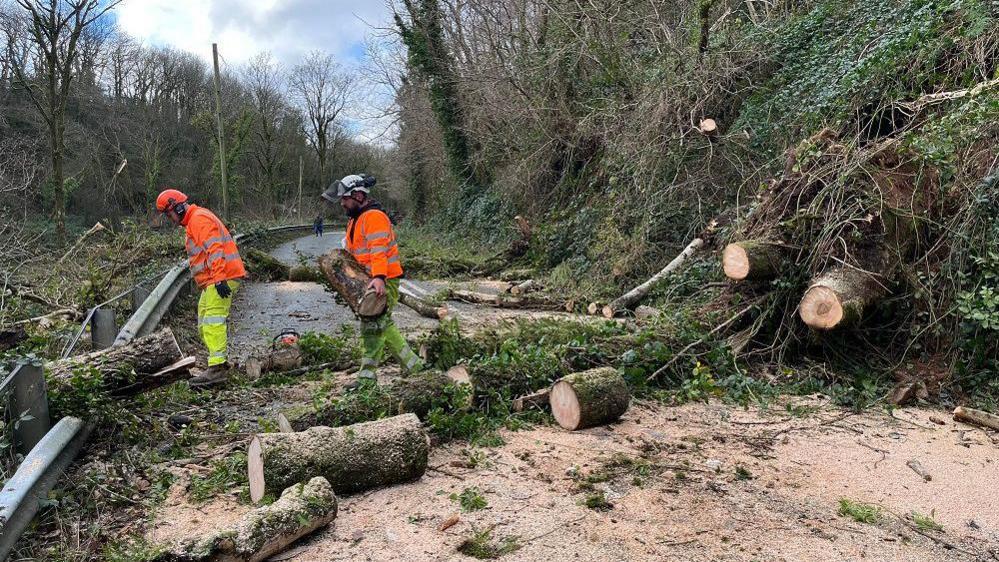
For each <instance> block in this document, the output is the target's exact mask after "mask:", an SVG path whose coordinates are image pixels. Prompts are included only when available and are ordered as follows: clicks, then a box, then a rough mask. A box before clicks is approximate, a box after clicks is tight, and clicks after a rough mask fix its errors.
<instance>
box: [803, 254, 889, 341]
mask: <svg viewBox="0 0 999 562" xmlns="http://www.w3.org/2000/svg"><path fill="white" fill-rule="evenodd" d="M887 294H888V290H887V289H886V288H885V287H884V285H882V283H881V282H880V281H879V280H878V279H876V278H875V277H874V276H873V275H872V274H870V273H866V272H864V271H860V270H858V269H855V268H851V267H835V268H833V269H830V270H828V271H826V272H824V273H822V274H821V275H819V276H818V277H816V278H814V279H813V280H812V283H811V286H810V287H809V288H808V290H807V291H806V292H805V296H804V297H802V299H801V303H800V304H799V305H798V314H799V316H801V319H802V320H803V321H804V322H805V324H808V325H809V326H810V327H812V328H814V329H816V330H832V329H834V328H841V327H846V326H850V325H853V324H856V323H857V322H858V321H859V320H860V319H861V318H862V317H863V315H864V311H865V310H866V309H867V308H868V307H870V306H871V305H873V304H875V303H877V302H878V301H880V300H881V299H883V298H884V297H885V296H887Z"/></svg>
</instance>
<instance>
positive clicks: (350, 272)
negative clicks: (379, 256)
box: [319, 249, 387, 317]
mask: <svg viewBox="0 0 999 562" xmlns="http://www.w3.org/2000/svg"><path fill="white" fill-rule="evenodd" d="M319 269H320V270H321V271H322V272H323V275H324V276H325V277H326V280H327V281H328V282H329V284H330V285H331V286H332V287H333V290H334V291H336V292H337V293H339V294H340V297H342V298H343V300H344V301H345V302H346V303H347V306H349V307H350V309H351V310H353V311H354V314H357V315H358V316H363V317H372V316H378V315H379V314H381V313H382V312H383V311H384V310H385V306H386V304H387V299H386V297H385V295H381V296H378V295H376V294H375V293H374V291H368V283H370V282H371V277H370V276H369V275H368V273H367V271H366V270H365V269H364V266H362V265H361V264H359V263H358V262H357V260H356V259H354V256H351V255H350V253H349V252H347V251H346V250H340V249H337V250H333V251H332V252H330V253H328V254H326V255H324V256H322V257H320V258H319Z"/></svg>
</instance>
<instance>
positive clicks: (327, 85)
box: [289, 51, 355, 180]
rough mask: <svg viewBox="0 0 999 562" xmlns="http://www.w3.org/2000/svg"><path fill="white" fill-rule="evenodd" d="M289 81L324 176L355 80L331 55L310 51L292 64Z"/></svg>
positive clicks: (338, 137) (320, 170) (340, 131)
mask: <svg viewBox="0 0 999 562" xmlns="http://www.w3.org/2000/svg"><path fill="white" fill-rule="evenodd" d="M289 81H290V84H291V89H292V91H293V92H294V94H295V96H296V98H297V101H298V103H299V105H300V106H301V107H302V111H303V113H304V114H305V115H306V117H307V118H308V130H307V131H306V135H307V137H308V139H309V143H310V144H311V145H312V148H313V150H314V151H315V153H316V157H317V158H318V159H319V176H320V178H323V179H324V180H325V179H326V173H327V163H328V162H329V157H330V155H331V154H332V153H333V151H334V150H335V149H336V145H337V143H338V142H339V140H340V139H341V138H342V135H343V123H342V119H343V113H344V110H345V109H346V108H347V106H348V104H349V103H350V101H351V99H352V94H353V93H352V91H351V90H352V89H353V87H354V83H355V80H354V78H353V77H352V76H350V75H349V74H347V73H346V72H345V71H343V70H342V69H341V68H340V65H339V64H337V62H336V61H335V60H334V59H333V56H332V55H330V54H327V53H323V52H322V51H313V52H312V53H309V55H307V56H306V57H305V60H304V61H302V63H301V64H299V65H297V66H295V68H294V69H293V70H292V72H291V76H290V78H289Z"/></svg>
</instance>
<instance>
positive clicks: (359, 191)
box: [322, 175, 423, 388]
mask: <svg viewBox="0 0 999 562" xmlns="http://www.w3.org/2000/svg"><path fill="white" fill-rule="evenodd" d="M374 185H375V178H373V177H371V176H362V175H350V176H347V177H345V178H343V179H342V180H340V181H337V182H334V183H333V185H331V186H330V187H329V188H328V189H327V190H326V191H324V192H323V194H322V198H323V199H325V200H326V201H327V202H328V203H329V204H334V205H335V204H339V205H340V208H342V209H343V211H344V212H345V213H346V214H347V217H349V219H350V220H349V221H348V222H347V235H346V236H345V237H344V239H343V247H344V249H345V250H347V251H348V252H350V253H351V255H353V256H354V258H355V259H357V261H358V262H359V263H360V264H361V265H363V266H364V267H365V269H367V271H368V275H370V276H371V277H372V279H371V283H369V284H368V289H370V290H373V291H375V293H377V294H378V295H386V296H387V300H388V304H387V306H386V308H385V312H384V313H382V315H381V316H378V317H377V318H370V319H369V318H362V319H361V337H362V339H363V341H364V356H363V357H362V358H361V370H360V371H358V373H357V380H356V381H354V382H353V383H352V384H350V385H348V388H356V387H357V386H358V385H359V384H360V383H361V381H364V380H370V381H374V380H375V369H376V368H377V367H378V364H379V363H381V360H382V356H383V355H384V352H385V348H386V347H388V350H389V352H391V353H392V355H394V356H395V358H396V360H398V361H399V364H400V365H401V366H402V367H403V369H405V370H406V371H409V372H416V371H421V370H423V361H421V360H420V357H419V356H418V355H416V354H415V353H413V350H412V349H410V348H409V344H407V343H406V339H405V338H403V337H402V334H401V333H400V332H399V328H397V327H396V325H395V323H394V322H392V309H393V308H394V307H395V304H396V303H397V302H399V280H400V278H401V277H402V264H401V263H400V261H399V247H398V245H397V244H396V241H395V232H394V231H393V230H392V221H390V220H389V217H388V215H386V214H385V211H383V210H382V207H381V205H380V204H379V203H378V202H377V201H375V200H374V199H372V198H371V197H370V193H371V188H372V187H374Z"/></svg>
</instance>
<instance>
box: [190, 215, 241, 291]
mask: <svg viewBox="0 0 999 562" xmlns="http://www.w3.org/2000/svg"><path fill="white" fill-rule="evenodd" d="M181 224H182V225H184V228H185V229H186V230H187V240H186V241H185V242H184V246H185V247H186V248H187V263H188V265H189V266H190V268H191V273H192V274H193V275H194V282H195V283H197V284H198V287H200V288H202V289H204V288H205V287H207V286H209V285H214V284H215V283H218V282H219V281H228V280H230V279H239V278H241V277H246V268H244V267H243V260H242V259H240V257H239V249H238V248H236V241H235V240H233V239H232V236H230V235H229V229H227V228H226V227H225V225H224V224H222V221H220V220H219V218H218V217H216V216H215V213H213V212H211V211H209V210H208V209H205V208H204V207H199V206H197V205H188V207H187V212H186V213H185V214H184V219H183V220H182V221H181Z"/></svg>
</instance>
